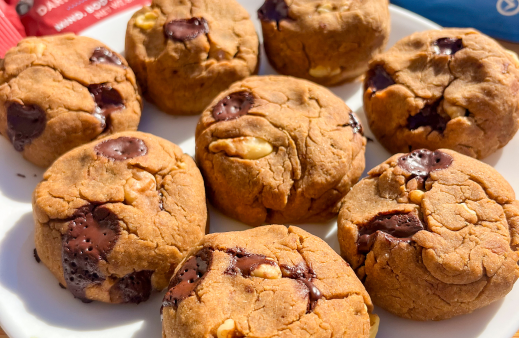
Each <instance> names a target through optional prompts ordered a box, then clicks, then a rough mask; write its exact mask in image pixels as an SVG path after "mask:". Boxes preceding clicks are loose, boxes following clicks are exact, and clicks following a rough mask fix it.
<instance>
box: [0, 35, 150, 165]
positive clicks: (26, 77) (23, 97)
mask: <svg viewBox="0 0 519 338" xmlns="http://www.w3.org/2000/svg"><path fill="white" fill-rule="evenodd" d="M141 105H142V102H141V97H140V95H139V90H138V87H137V83H136V80H135V75H134V74H133V71H132V70H131V69H130V68H129V67H128V66H127V63H126V60H124V58H123V57H122V56H120V55H119V54H117V53H115V52H113V51H111V50H110V49H108V48H107V47H106V46H105V45H104V44H102V43H101V42H99V41H97V40H94V39H91V38H87V37H81V36H75V35H73V34H65V35H56V36H48V37H42V38H34V37H32V38H26V39H24V40H22V41H20V42H19V43H18V45H17V46H16V47H14V48H12V49H11V50H9V51H8V52H7V54H6V55H5V58H4V59H3V60H0V133H1V134H2V135H4V136H5V137H6V138H7V139H8V140H10V141H11V143H12V144H13V146H14V148H15V149H16V150H17V151H19V152H21V153H22V155H23V156H24V157H25V158H26V159H27V160H29V161H31V162H33V163H34V164H36V165H38V166H41V167H48V166H49V165H50V164H52V162H54V160H56V159H57V158H58V157H59V156H61V155H62V154H64V153H66V152H67V151H69V150H71V149H73V148H75V147H77V146H80V145H82V144H85V143H88V142H91V141H93V140H96V139H100V138H103V137H105V136H107V135H110V134H113V133H117V132H121V131H133V130H137V127H138V125H139V121H140V117H141Z"/></svg>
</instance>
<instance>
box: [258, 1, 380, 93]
mask: <svg viewBox="0 0 519 338" xmlns="http://www.w3.org/2000/svg"><path fill="white" fill-rule="evenodd" d="M258 17H259V19H260V20H261V27H262V29H263V39H264V45H265V51H266V52H267V56H268V59H269V61H270V63H271V64H272V66H273V67H274V68H275V69H276V70H277V71H278V72H280V73H281V74H285V75H292V76H297V77H300V78H304V79H308V80H311V81H314V82H317V83H319V84H322V85H326V86H331V85H337V84H340V83H342V82H344V81H351V80H353V79H355V78H356V77H358V76H359V75H361V74H362V73H364V72H365V71H366V70H367V69H368V62H369V60H370V59H371V58H372V57H373V56H375V55H376V54H378V53H380V52H382V51H383V50H384V48H385V46H386V43H387V41H388V38H389V30H390V20H389V8H388V1H387V0H363V1H360V0H327V1H321V0H266V1H265V3H264V4H263V6H261V8H260V9H259V10H258Z"/></svg>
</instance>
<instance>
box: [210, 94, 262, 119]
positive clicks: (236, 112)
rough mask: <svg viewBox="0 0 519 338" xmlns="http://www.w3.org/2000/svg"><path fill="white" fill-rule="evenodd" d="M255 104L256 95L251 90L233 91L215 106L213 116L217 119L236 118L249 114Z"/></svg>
mask: <svg viewBox="0 0 519 338" xmlns="http://www.w3.org/2000/svg"><path fill="white" fill-rule="evenodd" d="M253 104H254V97H253V96H252V94H251V93H250V92H247V91H241V92H236V93H232V94H230V95H228V96H226V97H224V98H223V99H221V100H220V101H219V102H218V103H217V104H216V106H214V108H213V117H214V119H215V120H216V121H229V120H234V119H237V118H239V117H241V116H243V115H245V114H247V113H248V112H249V110H250V109H251V107H252V105H253Z"/></svg>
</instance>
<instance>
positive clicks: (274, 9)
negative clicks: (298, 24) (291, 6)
mask: <svg viewBox="0 0 519 338" xmlns="http://www.w3.org/2000/svg"><path fill="white" fill-rule="evenodd" d="M258 18H259V19H260V20H261V21H276V22H277V23H278V24H279V21H281V20H284V19H288V6H287V4H286V2H285V0H266V1H265V3H264V4H263V5H262V6H261V7H260V9H258Z"/></svg>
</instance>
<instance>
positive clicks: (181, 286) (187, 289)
mask: <svg viewBox="0 0 519 338" xmlns="http://www.w3.org/2000/svg"><path fill="white" fill-rule="evenodd" d="M212 258H213V250H211V249H208V248H204V249H202V250H200V251H199V252H198V253H197V254H196V255H195V256H192V257H190V258H189V259H188V260H187V261H186V262H185V263H184V265H182V267H181V268H180V269H179V270H178V271H177V274H176V275H175V276H174V277H173V278H172V279H171V282H170V284H169V291H168V292H167V293H166V295H165V296H164V300H163V301H162V306H163V307H164V306H166V307H167V306H171V307H174V308H175V309H176V308H178V306H179V304H180V302H182V301H183V300H184V299H186V298H187V297H189V296H190V295H191V294H192V293H193V292H194V291H195V289H196V287H197V286H198V284H200V282H201V281H202V280H203V278H204V277H205V275H206V273H207V271H208V270H209V269H210V267H211V262H212Z"/></svg>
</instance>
